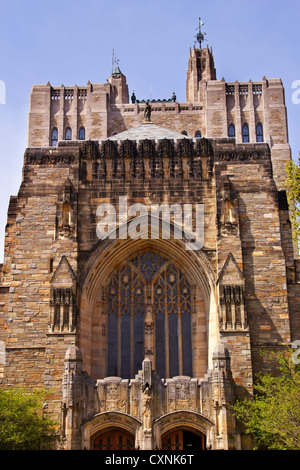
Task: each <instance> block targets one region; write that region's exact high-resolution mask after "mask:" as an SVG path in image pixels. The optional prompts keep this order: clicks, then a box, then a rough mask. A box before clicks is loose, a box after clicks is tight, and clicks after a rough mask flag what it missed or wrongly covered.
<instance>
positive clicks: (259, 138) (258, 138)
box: [256, 124, 264, 142]
mask: <svg viewBox="0 0 300 470" xmlns="http://www.w3.org/2000/svg"><path fill="white" fill-rule="evenodd" d="M263 141H264V133H263V127H262V125H261V124H257V126H256V142H263Z"/></svg>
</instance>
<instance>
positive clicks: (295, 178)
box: [285, 159, 300, 249]
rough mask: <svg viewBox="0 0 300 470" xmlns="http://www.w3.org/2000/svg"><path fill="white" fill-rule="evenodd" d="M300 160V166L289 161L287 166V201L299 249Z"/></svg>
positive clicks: (294, 237)
mask: <svg viewBox="0 0 300 470" xmlns="http://www.w3.org/2000/svg"><path fill="white" fill-rule="evenodd" d="M299 162H300V159H299V161H298V164H297V163H295V162H293V161H289V162H288V163H287V165H286V172H287V180H286V182H285V185H286V188H287V199H288V203H289V206H290V212H291V224H292V229H293V239H294V243H295V246H296V247H297V249H299V248H300V246H299V245H300V165H299Z"/></svg>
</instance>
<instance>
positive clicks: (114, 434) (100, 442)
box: [93, 429, 134, 450]
mask: <svg viewBox="0 0 300 470" xmlns="http://www.w3.org/2000/svg"><path fill="white" fill-rule="evenodd" d="M93 448H94V450H134V437H133V436H132V435H131V434H129V433H128V432H126V431H123V430H119V429H114V430H110V431H107V432H102V433H101V434H99V435H98V436H97V437H95V439H94V445H93Z"/></svg>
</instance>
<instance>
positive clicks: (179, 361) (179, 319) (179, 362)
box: [176, 272, 183, 375]
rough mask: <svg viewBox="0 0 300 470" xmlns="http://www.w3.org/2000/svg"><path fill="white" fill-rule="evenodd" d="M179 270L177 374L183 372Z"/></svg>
mask: <svg viewBox="0 0 300 470" xmlns="http://www.w3.org/2000/svg"><path fill="white" fill-rule="evenodd" d="M179 277H180V275H179V272H178V276H177V296H176V297H177V307H178V311H177V315H178V365H179V375H182V374H183V359H182V321H181V319H182V316H181V309H180V284H179Z"/></svg>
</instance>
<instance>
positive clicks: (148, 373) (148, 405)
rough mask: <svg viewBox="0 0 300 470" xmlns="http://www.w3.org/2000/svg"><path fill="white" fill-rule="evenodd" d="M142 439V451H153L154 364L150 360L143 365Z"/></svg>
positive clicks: (145, 360)
mask: <svg viewBox="0 0 300 470" xmlns="http://www.w3.org/2000/svg"><path fill="white" fill-rule="evenodd" d="M142 374H143V380H142V387H143V389H142V396H141V405H142V439H141V449H142V450H151V449H152V448H153V446H152V441H153V439H152V423H153V389H152V362H151V361H150V359H149V358H146V359H144V361H143V364H142Z"/></svg>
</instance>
